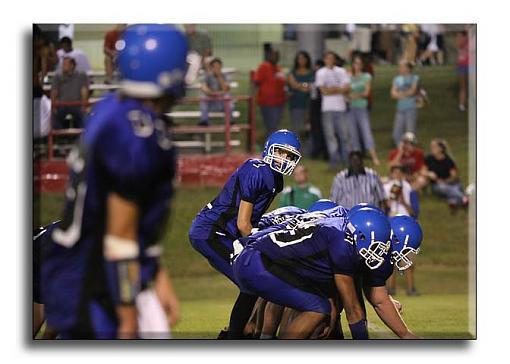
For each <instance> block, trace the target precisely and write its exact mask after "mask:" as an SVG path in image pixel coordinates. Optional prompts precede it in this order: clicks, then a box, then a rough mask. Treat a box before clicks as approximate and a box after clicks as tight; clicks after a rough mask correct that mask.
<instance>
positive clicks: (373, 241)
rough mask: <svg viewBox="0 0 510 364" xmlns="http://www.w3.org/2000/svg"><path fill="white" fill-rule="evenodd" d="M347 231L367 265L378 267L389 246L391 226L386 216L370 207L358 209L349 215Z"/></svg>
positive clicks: (371, 267)
mask: <svg viewBox="0 0 510 364" xmlns="http://www.w3.org/2000/svg"><path fill="white" fill-rule="evenodd" d="M347 231H348V232H349V233H350V235H351V236H352V238H353V242H354V244H355V245H356V249H357V251H358V253H359V255H361V257H363V259H364V260H365V264H366V265H367V267H368V268H370V269H377V268H379V267H380V266H381V264H383V263H384V259H385V258H386V256H387V255H388V252H389V251H390V247H391V244H390V233H391V226H390V223H389V221H388V219H387V218H386V216H385V215H383V214H381V213H380V212H378V211H376V210H374V209H371V208H367V207H365V208H362V209H359V210H358V211H356V212H355V213H354V214H352V215H351V216H350V217H349V223H348V224H347Z"/></svg>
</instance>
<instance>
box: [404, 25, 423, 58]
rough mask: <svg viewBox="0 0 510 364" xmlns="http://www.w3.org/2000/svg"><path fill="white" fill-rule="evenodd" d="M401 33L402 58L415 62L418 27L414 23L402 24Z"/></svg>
mask: <svg viewBox="0 0 510 364" xmlns="http://www.w3.org/2000/svg"><path fill="white" fill-rule="evenodd" d="M402 33H403V36H404V40H403V54H402V60H404V61H406V62H411V63H415V62H416V54H417V52H418V37H419V34H420V29H419V28H418V26H417V25H416V24H404V25H403V26H402Z"/></svg>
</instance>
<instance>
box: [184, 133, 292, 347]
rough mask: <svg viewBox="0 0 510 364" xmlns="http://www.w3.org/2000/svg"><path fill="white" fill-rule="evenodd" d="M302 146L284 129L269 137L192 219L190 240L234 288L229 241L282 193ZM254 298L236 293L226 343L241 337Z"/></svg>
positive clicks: (249, 228) (245, 230)
mask: <svg viewBox="0 0 510 364" xmlns="http://www.w3.org/2000/svg"><path fill="white" fill-rule="evenodd" d="M300 149H301V144H300V142H299V140H298V138H297V137H296V136H295V134H294V133H292V132H291V131H288V130H285V129H282V130H278V131H276V132H274V133H273V134H271V136H270V137H269V138H268V139H267V141H266V144H265V147H264V152H263V153H262V160H261V159H249V160H247V161H246V162H244V163H243V164H242V165H241V166H240V167H239V168H238V169H237V170H236V171H235V172H234V173H233V174H232V176H230V178H229V179H228V181H227V183H226V184H225V186H224V187H223V189H222V190H221V191H220V193H219V194H218V196H216V198H215V199H214V200H212V201H211V202H210V203H208V204H207V205H206V206H205V207H204V208H203V209H202V210H201V211H200V212H199V213H198V215H197V216H196V217H195V219H194V220H193V222H192V225H191V228H190V230H189V239H190V242H191V245H192V246H193V248H194V249H195V250H197V251H198V252H199V253H200V254H202V255H203V256H204V257H205V258H207V260H208V261H209V263H210V264H211V266H212V267H213V268H215V269H216V270H217V271H219V272H221V273H223V274H224V275H225V276H227V278H229V279H230V280H231V281H232V282H234V284H237V283H236V281H235V279H234V274H233V272H232V265H231V264H230V262H231V258H232V256H233V252H234V249H233V245H232V244H233V242H234V241H235V240H237V239H239V238H241V237H243V236H248V235H249V234H250V233H251V232H252V229H253V228H254V227H257V224H258V222H259V220H260V218H261V217H262V215H263V214H264V213H265V212H266V210H267V209H268V207H269V206H270V205H271V202H272V201H273V199H274V198H275V196H276V195H277V194H278V193H279V192H281V190H282V189H283V175H290V174H292V172H293V170H294V168H295V167H296V165H297V164H298V162H299V160H300V158H301V153H300ZM256 300H257V296H255V295H252V294H249V293H240V294H239V296H238V298H237V300H236V303H235V304H234V308H233V309H232V314H231V317H230V322H229V330H228V335H227V338H228V339H241V338H243V330H244V327H245V325H246V323H247V322H248V320H249V318H250V315H251V312H252V309H253V307H254V305H255V302H256Z"/></svg>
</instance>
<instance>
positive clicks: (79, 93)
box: [51, 57, 89, 129]
mask: <svg viewBox="0 0 510 364" xmlns="http://www.w3.org/2000/svg"><path fill="white" fill-rule="evenodd" d="M88 97H89V80H88V77H87V75H86V74H85V73H84V72H80V71H78V70H77V69H76V62H75V60H74V59H73V58H71V57H64V59H63V64H62V73H57V74H56V75H55V77H54V78H53V83H52V85H51V103H52V105H53V107H54V116H55V118H54V121H53V122H54V125H53V126H54V128H56V129H61V128H70V127H75V128H81V127H82V126H83V123H82V122H83V117H84V113H85V111H86V105H85V103H86V102H87V101H88ZM76 101H81V102H82V106H61V107H57V106H58V103H59V102H76ZM71 121H72V123H71Z"/></svg>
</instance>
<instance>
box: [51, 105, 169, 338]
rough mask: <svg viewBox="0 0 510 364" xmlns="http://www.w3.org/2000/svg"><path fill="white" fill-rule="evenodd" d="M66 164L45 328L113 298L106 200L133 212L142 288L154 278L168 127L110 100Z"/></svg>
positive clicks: (165, 204)
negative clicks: (121, 201) (132, 206)
mask: <svg viewBox="0 0 510 364" xmlns="http://www.w3.org/2000/svg"><path fill="white" fill-rule="evenodd" d="M68 163H69V166H70V181H69V185H68V187H67V190H66V197H67V202H66V205H65V209H64V218H63V220H62V222H61V224H60V226H59V227H58V228H56V229H54V230H53V231H52V233H51V236H50V239H51V242H52V243H51V244H50V248H49V250H48V251H47V253H46V254H45V257H44V262H43V267H42V285H43V299H44V302H45V304H46V305H47V312H46V313H47V317H48V322H49V323H50V324H51V325H52V326H54V327H56V328H58V329H65V328H69V327H71V326H72V325H74V324H75V323H76V319H77V316H78V313H77V311H78V309H80V302H82V301H83V300H87V299H100V300H103V301H104V300H105V299H106V300H109V299H110V296H109V291H108V288H107V282H106V276H105V271H104V267H103V266H104V259H103V237H104V234H105V228H106V227H105V223H106V220H107V216H106V203H107V197H108V195H109V194H112V193H115V194H118V195H120V196H121V197H123V198H125V199H128V200H131V201H133V202H134V203H136V205H137V206H138V208H139V220H138V237H137V240H138V243H139V248H140V258H139V259H140V263H141V275H142V288H143V287H144V286H145V285H147V284H148V283H149V282H150V281H151V280H152V279H153V278H154V276H155V273H156V271H157V268H158V267H157V256H158V255H159V253H160V250H161V249H160V247H159V245H157V239H158V237H159V235H160V232H161V231H162V230H163V228H164V224H163V223H164V222H165V221H166V217H167V214H168V208H169V203H170V198H171V195H172V179H173V176H174V172H175V152H174V149H173V148H172V142H171V138H170V135H169V129H168V128H167V126H166V124H165V123H164V122H163V121H162V120H161V119H159V118H158V117H157V115H156V114H155V113H153V112H152V111H150V110H149V109H147V108H145V107H144V106H143V105H142V103H141V102H140V101H137V100H134V99H129V98H121V97H120V96H117V95H111V96H109V97H107V98H105V99H104V100H103V101H101V102H99V103H98V104H97V105H96V107H95V108H94V110H93V112H92V114H91V116H90V118H89V120H88V122H87V126H86V129H85V132H84V134H83V135H82V138H81V141H80V145H79V148H76V149H75V150H73V151H72V152H71V153H70V156H69V158H68Z"/></svg>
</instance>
